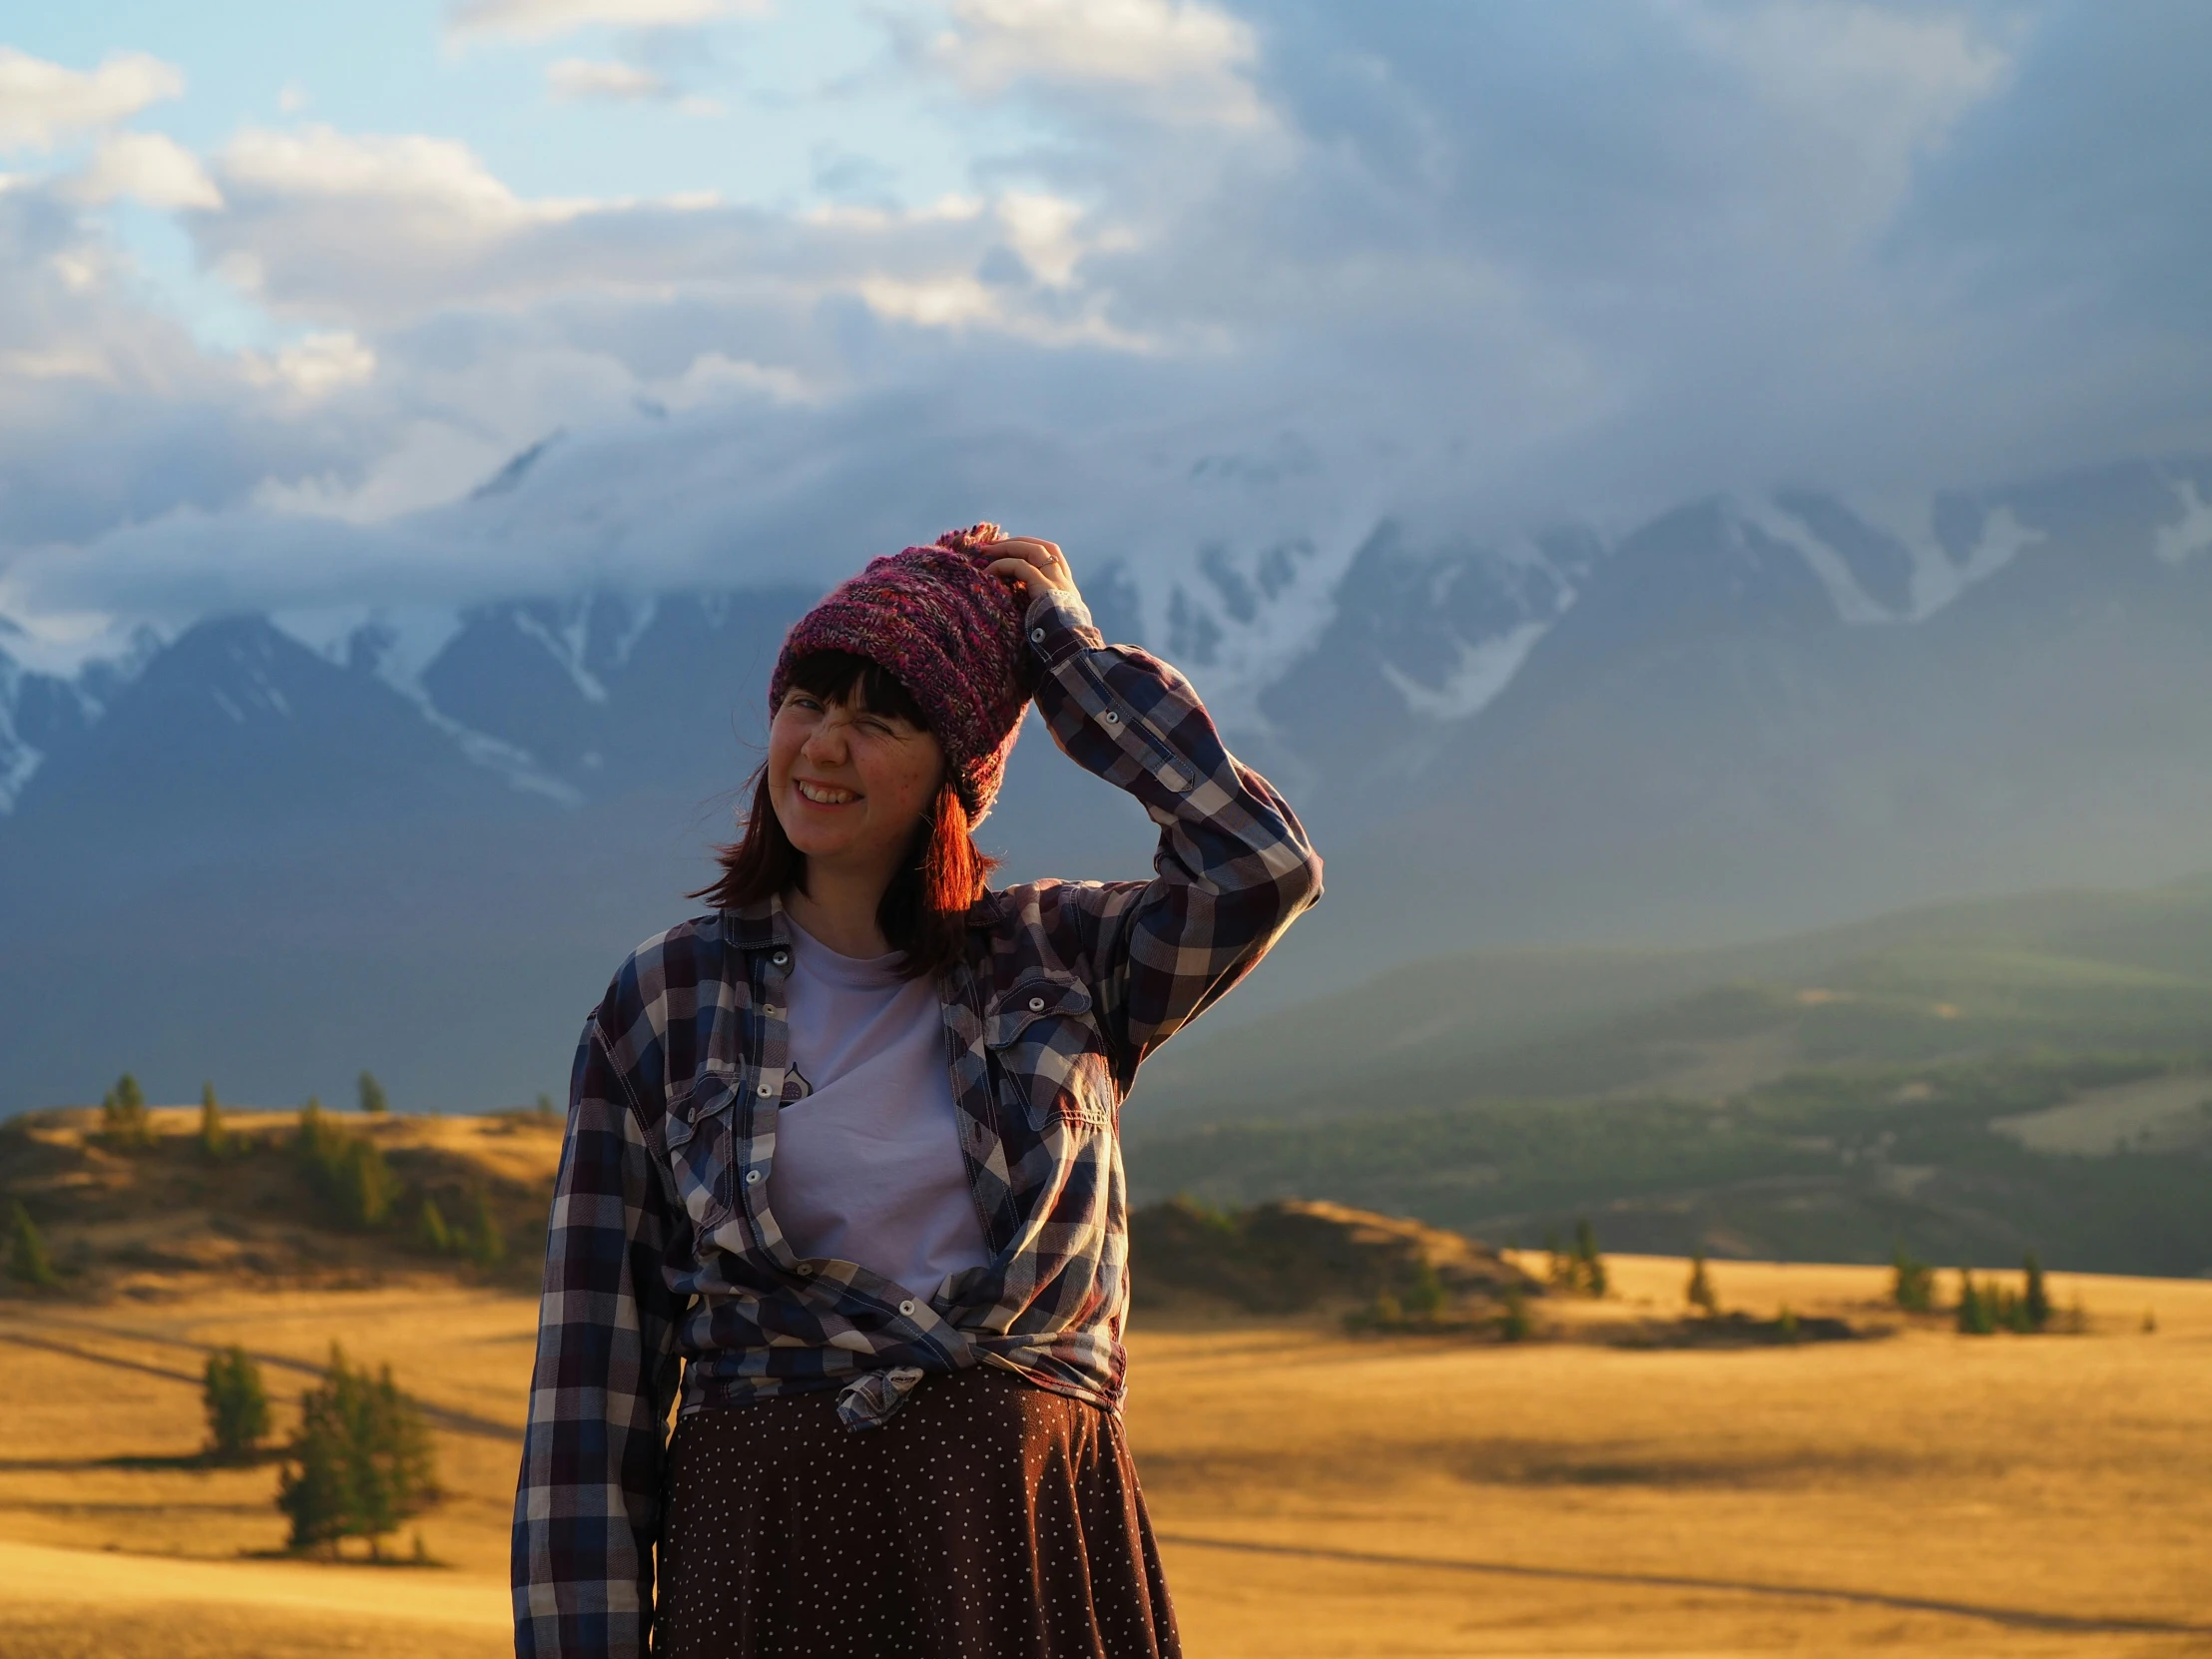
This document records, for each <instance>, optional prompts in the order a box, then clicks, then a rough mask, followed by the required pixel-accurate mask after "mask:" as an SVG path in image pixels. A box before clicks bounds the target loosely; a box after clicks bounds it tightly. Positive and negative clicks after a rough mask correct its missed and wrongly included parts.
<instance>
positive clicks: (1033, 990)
mask: <svg viewBox="0 0 2212 1659" xmlns="http://www.w3.org/2000/svg"><path fill="white" fill-rule="evenodd" d="M983 1041H984V1044H985V1046H986V1047H987V1048H988V1049H989V1050H990V1053H991V1058H992V1059H993V1060H994V1061H995V1062H996V1066H995V1068H994V1069H995V1070H996V1071H997V1073H998V1075H999V1077H1000V1079H1001V1087H1002V1088H1003V1089H1004V1090H1005V1091H1006V1092H1008V1093H1010V1094H1011V1095H1012V1096H1013V1097H1014V1103H1015V1104H1018V1105H1019V1106H1020V1107H1021V1108H1022V1109H1023V1111H1024V1112H1025V1113H1026V1115H1027V1117H1028V1119H1029V1126H1030V1127H1031V1128H1032V1129H1037V1130H1043V1129H1045V1128H1047V1127H1049V1126H1050V1125H1051V1124H1052V1123H1053V1122H1055V1121H1057V1122H1060V1123H1064V1124H1067V1125H1069V1126H1071V1127H1077V1128H1084V1129H1103V1128H1108V1127H1110V1126H1111V1125H1112V1124H1113V1121H1114V1113H1115V1109H1116V1107H1118V1106H1119V1105H1120V1103H1121V1101H1120V1091H1119V1090H1118V1089H1117V1088H1116V1086H1115V1083H1114V1068H1113V1065H1112V1063H1111V1062H1110V1061H1109V1060H1108V1058H1107V1055H1106V1041H1105V1038H1104V1036H1103V1035H1102V1034H1101V1032H1100V1030H1099V1026H1098V1021H1097V1018H1096V1014H1095V1012H1094V1010H1093V1009H1092V1006H1091V993H1090V989H1089V987H1087V986H1086V985H1084V984H1083V982H1082V981H1081V980H1079V979H1076V978H1074V977H1073V976H1071V975H1061V974H1038V973H1032V974H1029V975H1026V976H1025V977H1023V978H1022V979H1021V980H1019V981H1017V982H1016V983H1015V984H1014V985H1012V986H1011V987H1010V988H1008V989H1007V990H1006V991H1004V992H1002V993H1001V994H1000V995H999V996H998V997H996V998H995V999H994V1000H993V1001H992V1002H991V1003H990V1005H989V1006H988V1007H987V1008H986V1009H985V1011H984V1017H983Z"/></svg>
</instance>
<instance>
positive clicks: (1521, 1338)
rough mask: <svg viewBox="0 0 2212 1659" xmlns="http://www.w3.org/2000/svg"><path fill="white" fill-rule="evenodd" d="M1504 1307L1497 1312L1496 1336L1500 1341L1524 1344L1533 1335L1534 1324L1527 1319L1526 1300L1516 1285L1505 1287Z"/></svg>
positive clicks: (1534, 1330)
mask: <svg viewBox="0 0 2212 1659" xmlns="http://www.w3.org/2000/svg"><path fill="white" fill-rule="evenodd" d="M1504 1302H1505V1305H1504V1307H1503V1308H1501V1309H1500V1310H1499V1311H1498V1316H1497V1334H1498V1338H1499V1340H1500V1341H1503V1342H1508V1343H1525V1342H1526V1341H1528V1339H1529V1338H1530V1337H1532V1336H1534V1335H1535V1332H1536V1322H1535V1321H1534V1320H1532V1319H1530V1318H1529V1317H1528V1298H1527V1297H1526V1296H1525V1295H1523V1294H1522V1292H1521V1288H1520V1287H1519V1286H1518V1285H1508V1286H1506V1287H1505V1298H1504Z"/></svg>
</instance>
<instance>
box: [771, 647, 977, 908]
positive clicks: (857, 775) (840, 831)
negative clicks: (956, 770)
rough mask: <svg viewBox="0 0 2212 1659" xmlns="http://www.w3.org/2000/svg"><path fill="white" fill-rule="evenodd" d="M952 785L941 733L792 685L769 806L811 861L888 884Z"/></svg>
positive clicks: (775, 742)
mask: <svg viewBox="0 0 2212 1659" xmlns="http://www.w3.org/2000/svg"><path fill="white" fill-rule="evenodd" d="M943 782H944V750H943V749H942V748H941V747H940V746H939V745H938V743H937V739H936V735H935V734H934V733H932V732H928V731H926V730H924V729H922V728H920V727H917V726H913V725H910V724H909V723H908V722H906V721H904V720H901V719H899V718H898V717H897V716H895V715H881V714H874V713H871V712H870V711H869V710H867V709H864V708H862V707H860V706H859V703H858V701H857V699H855V700H854V701H852V702H848V703H832V702H830V700H829V699H827V698H824V697H818V696H816V695H815V694H814V693H813V692H810V691H803V690H801V689H800V688H799V687H796V686H795V687H793V688H792V689H791V690H790V691H788V692H786V693H785V694H784V701H783V703H782V704H781V705H780V706H779V707H778V709H777V711H776V719H775V722H774V724H773V725H771V726H770V728H769V738H768V786H769V801H770V803H771V805H773V806H774V807H775V809H776V817H777V819H778V820H779V822H781V823H782V825H783V826H784V833H785V834H786V835H787V836H789V837H790V839H791V843H792V845H793V846H795V847H797V848H798V849H799V850H800V851H801V852H804V853H805V854H806V855H807V857H808V859H809V861H810V864H841V865H845V866H848V867H850V868H851V869H853V870H854V871H855V872H869V873H872V872H874V871H876V870H878V869H879V870H880V871H881V872H882V874H883V878H884V879H885V880H886V881H887V880H888V879H889V878H890V876H891V875H892V874H894V873H896V871H897V869H898V866H899V863H900V861H901V860H902V859H903V858H904V856H905V853H906V847H907V844H908V842H909V840H910V839H911V837H912V835H913V832H914V827H915V826H916V825H918V824H919V823H920V822H921V819H922V815H923V814H924V813H926V812H927V811H928V810H929V806H930V803H932V802H933V801H935V800H936V797H937V790H938V788H939V786H941V785H942V784H943Z"/></svg>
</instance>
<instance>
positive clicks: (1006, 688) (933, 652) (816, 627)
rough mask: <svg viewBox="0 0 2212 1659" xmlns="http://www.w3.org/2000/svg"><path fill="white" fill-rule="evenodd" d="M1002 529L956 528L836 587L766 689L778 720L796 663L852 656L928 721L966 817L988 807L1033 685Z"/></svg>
mask: <svg viewBox="0 0 2212 1659" xmlns="http://www.w3.org/2000/svg"><path fill="white" fill-rule="evenodd" d="M999 534H1000V532H999V528H998V526H997V525H995V524H978V525H976V526H974V527H973V528H972V529H967V530H950V531H947V532H946V533H945V534H943V535H941V536H939V537H938V538H937V540H936V544H935V545H934V546H932V547H909V548H907V549H906V550H905V551H904V552H901V553H893V554H890V555H888V556H887V557H885V558H880V559H870V560H869V561H868V563H867V568H866V569H865V570H863V571H861V572H860V574H859V575H857V576H855V577H853V578H852V579H851V580H850V581H848V582H843V583H840V584H839V585H838V586H837V587H835V588H833V589H831V590H830V596H829V597H828V598H827V599H825V600H823V602H822V603H821V604H819V605H817V606H816V607H815V608H814V609H813V610H811V611H809V612H808V613H807V614H806V615H805V616H803V617H801V618H800V619H799V620H798V621H797V622H796V623H794V624H793V625H792V631H791V632H790V633H788V634H786V635H785V636H784V649H783V651H782V652H781V653H780V654H779V655H778V656H777V659H776V673H775V674H774V676H772V677H771V679H770V681H769V688H768V706H769V712H770V714H772V715H773V714H774V713H775V712H776V710H777V708H778V707H779V706H780V705H781V704H782V703H783V701H784V693H785V691H786V689H787V688H789V686H790V685H791V675H792V665H793V664H794V663H796V662H798V661H799V659H800V658H802V657H805V656H808V655H810V654H811V653H813V652H817V651H849V652H851V653H852V654H853V655H854V656H855V657H865V658H867V660H868V661H869V662H871V663H874V664H876V665H877V666H878V667H880V668H882V669H884V670H886V671H888V672H889V674H890V675H891V676H892V678H894V679H895V680H897V681H898V683H899V684H900V685H902V686H904V687H905V688H906V690H907V691H908V693H910V694H911V695H912V697H913V700H914V701H915V702H916V703H918V704H919V705H920V706H921V711H922V713H923V714H925V715H927V716H928V717H929V727H930V730H931V731H933V732H934V733H935V734H936V737H937V742H938V743H939V744H941V745H943V747H944V758H945V764H946V766H947V767H948V768H949V769H950V771H951V776H952V786H953V788H954V789H955V790H956V791H958V793H959V797H960V804H961V805H962V806H964V807H965V808H967V812H968V818H969V819H970V820H971V821H972V820H975V819H980V818H981V817H982V816H983V815H984V814H985V813H987V812H989V811H990V810H991V802H992V801H993V800H994V799H995V798H996V797H997V795H998V786H999V784H1000V783H1001V781H1003V780H1004V778H1005V776H1006V757H1007V756H1008V755H1009V754H1010V753H1012V751H1013V747H1014V739H1015V738H1016V737H1017V736H1018V735H1019V734H1020V731H1021V717H1022V712H1023V710H1025V709H1026V708H1027V707H1028V705H1029V694H1030V692H1031V691H1032V690H1033V689H1034V688H1035V686H1036V683H1037V663H1036V658H1035V657H1034V656H1032V655H1031V654H1030V651H1029V649H1028V647H1027V646H1026V645H1025V644H1024V643H1023V641H1022V637H1021V619H1022V613H1023V611H1024V610H1025V609H1026V607H1027V604H1028V601H1027V599H1026V598H1024V596H1023V595H1022V594H1021V593H1020V592H1018V591H1017V590H1016V589H1014V588H1013V587H1012V586H1010V585H1009V584H1008V583H1006V582H1004V581H1001V580H1000V579H999V578H998V577H996V576H993V575H992V574H991V573H990V571H989V569H988V566H989V565H990V562H991V560H992V559H993V558H994V557H996V555H994V554H993V553H992V552H991V550H990V544H991V543H992V542H994V541H997V540H998V539H999Z"/></svg>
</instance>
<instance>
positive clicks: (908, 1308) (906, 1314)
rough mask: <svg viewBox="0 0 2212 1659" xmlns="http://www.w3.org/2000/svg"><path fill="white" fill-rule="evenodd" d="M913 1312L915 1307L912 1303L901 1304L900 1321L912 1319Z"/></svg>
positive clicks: (899, 1310) (899, 1307)
mask: <svg viewBox="0 0 2212 1659" xmlns="http://www.w3.org/2000/svg"><path fill="white" fill-rule="evenodd" d="M913 1312H914V1305H913V1304H912V1303H911V1302H901V1303H900V1304H899V1305H898V1317H899V1318H900V1319H911V1318H912V1317H913Z"/></svg>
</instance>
